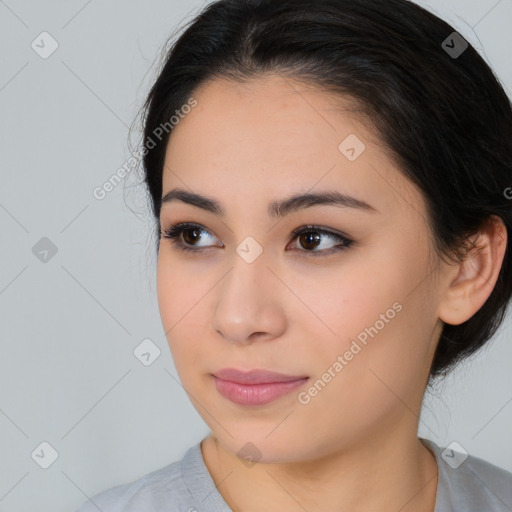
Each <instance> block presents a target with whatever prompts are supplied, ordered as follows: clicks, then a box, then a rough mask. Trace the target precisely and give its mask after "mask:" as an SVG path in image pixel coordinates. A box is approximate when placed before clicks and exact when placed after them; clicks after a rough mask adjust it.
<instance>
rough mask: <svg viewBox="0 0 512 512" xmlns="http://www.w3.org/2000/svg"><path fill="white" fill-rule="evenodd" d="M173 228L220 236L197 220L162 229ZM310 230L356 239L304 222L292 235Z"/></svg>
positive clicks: (351, 241) (342, 238) (341, 237)
mask: <svg viewBox="0 0 512 512" xmlns="http://www.w3.org/2000/svg"><path fill="white" fill-rule="evenodd" d="M173 228H175V229H176V230H179V231H180V232H183V231H184V230H186V229H193V228H197V229H199V230H201V231H205V232H206V233H209V234H211V235H213V236H214V237H215V238H218V236H217V235H215V233H213V232H212V231H211V230H209V229H208V228H206V227H205V226H203V225H202V224H198V223H196V222H177V223H173V224H171V226H170V227H169V228H162V229H161V231H162V232H165V231H168V230H169V229H173ZM308 230H309V231H317V232H320V233H322V234H324V235H330V236H332V237H334V238H338V239H341V240H344V241H349V242H350V243H353V242H354V240H353V239H352V238H351V237H350V236H348V235H346V234H344V233H342V232H339V231H338V230H334V229H332V228H328V227H323V226H319V225H316V224H303V225H301V226H299V227H297V228H295V229H292V231H291V235H293V238H296V237H297V236H298V235H299V234H300V233H302V232H307V231H308ZM180 234H181V233H180ZM191 247H193V246H191ZM198 247H201V246H198ZM204 248H207V247H204Z"/></svg>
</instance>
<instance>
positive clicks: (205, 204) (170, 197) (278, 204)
mask: <svg viewBox="0 0 512 512" xmlns="http://www.w3.org/2000/svg"><path fill="white" fill-rule="evenodd" d="M173 201H181V202H182V203H186V204H190V205H192V206H196V207H197V208H201V209H202V210H206V211H207V212H210V213H213V214H215V215H218V216H220V217H223V216H224V215H225V212H224V209H223V208H222V206H221V204H220V203H219V201H217V200H215V199H212V198H209V197H206V196H202V195H200V194H195V193H193V192H188V191H187V190H184V189H181V188H174V189H172V190H170V191H169V192H167V193H166V194H165V195H164V196H163V197H162V202H161V204H162V205H163V204H168V203H171V202H173ZM316 205H333V206H339V207H343V208H354V209H359V210H364V211H367V212H370V213H380V212H379V210H377V209H376V208H375V207H373V206H371V205H370V204H368V203H366V202H365V201H362V200H361V199H357V198H355V197H352V196H349V195H346V194H342V193H340V192H337V191H333V190H328V191H325V192H319V193H315V194H310V193H306V194H298V195H294V196H291V197H288V198H286V199H283V200H281V201H274V202H271V203H269V205H268V208H267V212H268V215H269V217H272V218H278V217H284V216H286V215H289V214H290V213H292V212H296V211H298V210H302V209H304V208H310V207H312V206H316Z"/></svg>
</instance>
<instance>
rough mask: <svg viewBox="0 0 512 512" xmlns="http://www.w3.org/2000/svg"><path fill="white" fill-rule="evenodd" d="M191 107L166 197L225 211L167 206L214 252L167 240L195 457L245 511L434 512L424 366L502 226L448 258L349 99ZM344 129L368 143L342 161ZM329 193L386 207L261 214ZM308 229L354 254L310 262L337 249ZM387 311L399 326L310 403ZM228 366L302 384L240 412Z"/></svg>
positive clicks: (173, 218) (467, 306) (176, 135)
mask: <svg viewBox="0 0 512 512" xmlns="http://www.w3.org/2000/svg"><path fill="white" fill-rule="evenodd" d="M193 96H194V98H195V99H196V100H197V102H198V104H197V106H196V107H195V108H194V109H192V111H191V112H190V113H189V114H188V115H187V116H186V117H185V118H184V119H183V120H181V121H180V123H179V124H178V125H177V126H176V127H175V128H174V129H173V132H172V136H171V137H170V140H169V144H168V147H167V152H166V158H165V168H164V174H163V195H165V194H166V193H167V192H168V191H169V190H171V189H172V188H174V187H180V188H184V189H186V190H188V191H192V192H195V193H198V194H201V195H204V196H207V197H211V198H214V199H216V200H217V201H219V203H220V204H221V205H222V207H223V208H224V210H225V215H224V216H223V217H221V216H217V215H215V214H213V213H210V212H206V211H204V210H202V209H200V208H198V207H196V206H193V205H190V204H186V203H184V202H181V201H173V202H169V203H165V204H163V205H162V211H161V216H160V221H161V225H162V228H163V229H165V228H167V227H169V226H170V225H171V224H173V223H174V224H176V223H178V222H193V223H197V224H199V225H200V226H202V228H203V229H205V230H206V232H201V235H200V239H199V240H198V241H196V242H194V239H193V238H192V237H191V236H190V233H189V236H188V238H186V240H187V241H189V245H194V243H195V245H196V246H202V247H203V248H204V247H206V249H204V251H203V252H202V253H197V254H192V253H187V252H182V251H180V250H179V249H178V248H177V247H176V245H173V244H172V242H171V240H169V239H167V238H161V242H160V250H159V255H158V265H157V293H158V301H159V307H160V314H161V318H162V323H163V326H164V329H165V331H166V334H167V339H168V343H169V347H170V350H171V353H172V356H173V359H174V362H175V366H176V369H177V372H178V374H179V377H180V379H181V382H182V384H183V387H184V388H185V390H186V392H187V393H188V396H189V397H190V399H191V401H192V403H193V404H194V406H195V407H196V408H197V410H198V412H199V414H200V415H201V416H202V418H203V419H204V421H205V422H206V423H207V424H208V426H209V427H210V430H211V434H210V435H209V436H208V437H207V438H206V439H205V440H203V442H202V444H201V449H202V454H203V458H204V460H205V464H206V466H207V468H208V470H209V472H210V474H211V475H212V478H213V479H214V481H215V483H216V485H217V486H218V490H219V492H220V493H221V495H222V496H223V497H224V499H225V501H226V502H227V503H228V505H229V506H230V507H231V508H232V510H234V511H235V512H238V511H243V512H253V511H261V510H265V511H268V512H273V511H278V510H279V511H281V512H282V511H290V512H292V511H302V510H304V509H305V510H307V511H308V512H314V511H325V510H351V511H355V512H357V511H363V510H364V511H368V510H379V511H381V512H387V511H393V512H396V511H397V510H401V511H402V512H408V511H413V510H414V511H416V512H417V511H430V512H431V511H433V510H434V506H435V494H436V489H437V465H436V463H435V459H434V457H433V455H432V454H431V453H430V452H429V451H428V450H427V449H426V448H425V447H424V445H423V444H421V443H420V441H419V440H418V438H417V429H418V421H419V414H420V409H421V402H422V399H423V395H424V392H425V387H426V384H427V381H428V376H429V370H430V365H431V362H432V358H433V354H434V350H435V347H436V344H437V341H438V339H439V335H440V333H441V328H442V322H443V321H444V322H449V323H453V324H459V323H462V322H464V321H465V320H467V319H468V318H470V317H471V316H472V315H473V314H474V313H475V312H476V311H477V310H478V309H479V308H480V307H481V305H482V304H483V303H484V302H485V300H486V299H487V297H488V296H489V294H490V292H491V291H492V288H493V286H494V284H495V282H496V279H497V276H498V273H499V269H500V266H501V262H502V260H503V255H504V251H505V246H506V231H505V229H504V226H503V224H502V223H501V222H498V221H496V222H489V223H487V224H485V226H483V227H482V230H481V232H480V233H479V234H478V235H477V236H475V239H474V241H475V242H476V243H478V246H479V247H480V248H481V250H480V251H478V252H477V251H475V252H474V254H470V255H469V256H468V258H467V259H466V260H465V261H463V262H460V263H453V262H450V263H448V262H445V261H443V260H442V259H441V258H440V257H439V256H438V255H437V254H436V253H435V252H434V250H433V246H432V234H431V232H430V228H429V224H428V222H427V220H426V219H427V216H426V209H425V203H424V199H423V196H422V194H421V192H420V191H419V190H418V189H417V188H416V187H415V186H414V185H413V184H412V183H411V182H410V181H409V180H407V179H406V178H405V177H404V176H403V175H402V174H401V173H400V171H399V170H398V167H397V166H396V164H395V163H394V161H393V160H392V158H391V157H390V153H389V151H386V149H385V148H384V147H383V145H382V143H381V141H380V140H379V137H378V134H376V133H374V132H372V131H371V127H370V126H371V125H370V123H369V122H368V121H367V120H365V119H364V118H362V117H361V115H358V114H357V113H354V111H350V107H351V103H350V101H349V100H348V98H339V97H335V96H333V95H332V94H331V93H327V92H323V91H319V90H317V89H315V88H313V87H311V86H309V87H308V86H306V85H304V84H299V83H298V82H294V81H292V80H291V79H290V78H285V77H283V76H279V75H264V76H259V77H257V78H253V79H251V80H250V81H248V82H246V83H237V82H233V81H228V80H224V79H222V80H221V79H216V80H215V81H212V82H209V83H206V84H203V85H202V86H201V87H200V88H199V89H198V90H197V91H195V92H194V94H193ZM343 107H346V108H345V109H344V108H343ZM349 134H355V135H357V137H358V138H359V139H360V140H361V141H363V142H364V144H365V146H366V149H365V150H364V152H363V153H361V155H360V156H359V157H358V158H357V159H355V160H354V161H350V160H349V159H347V158H346V157H345V156H344V155H343V154H342V153H341V152H340V150H339V149H338V145H339V144H340V142H342V141H343V140H344V139H345V138H346V137H347V136H348V135H349ZM320 190H322V191H325V190H337V191H339V192H343V193H346V194H349V195H351V196H354V197H356V198H358V199H360V200H363V201H365V202H367V203H369V204H370V205H371V206H373V207H374V208H375V209H376V210H378V212H371V211H365V210H358V209H354V208H347V207H339V206H334V205H317V206H313V207H309V208H306V209H303V210H301V211H297V212H293V213H291V214H289V215H287V216H286V217H283V218H282V219H275V218H270V217H269V216H268V215H267V204H268V203H269V201H271V200H279V199H282V198H286V197H288V196H290V195H293V194H297V193H304V192H319V191H320ZM307 224H313V225H315V226H319V227H323V228H327V229H330V230H333V231H341V232H342V233H345V234H346V235H347V236H348V237H349V238H350V239H351V240H354V243H353V245H352V246H350V247H347V248H345V249H343V250H341V251H339V252H335V253H332V254H329V255H324V256H322V255H320V256H316V257H315V256H314V255H311V254H310V253H311V251H312V250H313V251H316V252H318V251H320V250H322V249H328V248H330V247H334V246H336V245H337V244H339V243H340V241H339V240H338V239H336V238H334V239H333V238H331V237H329V236H328V235H321V236H322V239H321V241H322V242H321V246H320V247H319V248H317V249H314V244H311V245H307V241H304V237H302V244H301V241H300V240H299V238H300V237H299V238H297V237H295V238H294V236H293V235H292V234H291V232H292V230H293V229H295V228H298V227H300V226H303V225H307ZM248 236H251V237H253V238H254V239H255V240H256V241H257V242H258V243H259V245H260V246H261V247H262V249H263V252H262V253H261V254H260V255H259V256H258V257H257V258H256V259H255V261H253V262H252V263H248V262H247V261H245V260H244V259H243V258H242V257H240V256H239V254H238V253H237V252H236V247H237V246H238V245H239V244H240V243H241V242H242V241H243V240H244V239H245V238H246V237H248ZM191 240H192V242H190V241H191ZM184 243H185V242H184ZM308 251H310V252H308ZM394 303H398V304H399V305H401V310H400V311H399V312H397V313H396V314H395V315H394V318H393V319H391V320H389V321H388V322H387V323H385V326H384V327H383V328H381V329H380V330H379V331H378V334H377V335H375V336H374V337H373V338H369V339H368V342H367V345H365V346H363V348H362V350H360V351H359V352H358V353H357V355H355V356H354V357H353V358H352V359H351V360H350V361H348V362H347V364H346V365H345V366H344V367H343V369H342V370H341V371H339V372H338V373H336V374H335V375H336V376H335V377H333V378H332V379H331V380H330V382H329V383H328V384H327V385H326V386H325V387H324V388H323V389H321V391H320V392H318V393H317V394H316V395H315V396H314V397H312V398H311V400H310V401H309V403H307V404H303V403H300V402H299V400H298V393H299V392H301V391H307V390H308V389H309V388H310V387H311V385H312V384H313V383H314V382H316V381H317V380H318V379H319V378H321V376H322V375H323V374H324V373H325V372H326V371H327V369H328V368H330V367H332V366H333V363H334V362H335V361H336V360H337V357H338V355H343V354H344V353H345V352H346V351H347V350H348V349H349V347H350V345H351V343H352V341H353V340H355V339H356V337H357V336H358V334H359V333H361V332H362V331H364V329H365V328H368V327H370V326H374V325H375V324H376V321H377V320H379V318H381V316H380V315H381V314H385V313H386V311H387V310H389V309H390V308H392V305H393V304H394ZM227 367H230V368H238V369H242V370H248V369H254V368H257V369H269V370H274V371H278V372H281V373H284V374H288V375H290V374H291V375H306V376H308V377H309V381H308V382H307V383H306V384H304V385H303V386H302V387H301V388H299V389H297V390H295V391H294V392H292V393H290V394H289V395H286V396H284V397H281V398H279V399H278V400H276V401H274V402H271V403H269V404H267V405H264V406H256V407H254V406H252V407H250V406H242V405H236V404H234V403H232V402H230V401H229V400H227V399H226V398H224V397H223V396H222V395H220V394H219V393H218V391H217V390H216V387H215V385H214V382H213V380H212V377H211V374H212V373H214V372H215V371H216V370H219V369H221V368H227ZM248 442H251V443H252V444H253V445H255V446H256V447H257V449H258V450H259V455H258V456H259V457H260V458H259V460H258V461H257V463H256V464H254V465H248V464H246V463H244V462H243V461H242V460H241V459H240V458H239V457H238V456H237V453H238V452H239V451H240V450H241V449H242V448H243V447H244V446H245V445H246V443H248ZM245 450H247V448H245Z"/></svg>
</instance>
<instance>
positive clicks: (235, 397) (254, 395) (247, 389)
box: [213, 376, 308, 405]
mask: <svg viewBox="0 0 512 512" xmlns="http://www.w3.org/2000/svg"><path fill="white" fill-rule="evenodd" d="M213 380H214V381H215V386H216V387H217V391H218V392H219V393H220V394H221V395H222V396H223V397H225V398H227V399H228V400H231V401H232V402H233V403H235V404H240V405H264V404H268V403H270V402H273V401H274V400H277V399H278V398H281V397H282V396H284V395H287V394H288V393H291V392H292V391H293V390H294V389H297V388H298V387H300V386H302V385H303V384H304V383H305V382H306V381H307V380H308V379H307V378H304V379H299V380H292V381H289V382H268V383H265V384H240V383H238V382H232V381H229V380H223V379H219V378H218V377H215V376H213Z"/></svg>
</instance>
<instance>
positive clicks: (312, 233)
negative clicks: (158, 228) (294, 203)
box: [161, 223, 353, 256]
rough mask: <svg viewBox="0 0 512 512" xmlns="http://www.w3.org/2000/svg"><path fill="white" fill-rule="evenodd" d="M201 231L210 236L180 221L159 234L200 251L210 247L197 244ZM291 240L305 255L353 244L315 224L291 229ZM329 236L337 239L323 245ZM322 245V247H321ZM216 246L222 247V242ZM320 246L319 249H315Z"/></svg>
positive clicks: (186, 248)
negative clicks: (327, 244) (333, 242)
mask: <svg viewBox="0 0 512 512" xmlns="http://www.w3.org/2000/svg"><path fill="white" fill-rule="evenodd" d="M202 233H206V234H208V235H210V236H211V234H210V232H209V231H208V230H206V229H204V228H203V227H202V226H200V225H199V224H191V223H181V224H172V225H171V226H170V227H169V228H166V229H162V232H161V236H162V237H164V238H168V239H170V240H171V242H172V243H173V244H174V245H176V246H177V248H178V249H180V250H182V251H190V252H201V251H202V250H204V249H208V248H212V247H213V246H211V245H203V246H199V245H198V244H197V243H195V242H197V241H198V240H200V238H201V236H202ZM292 235H293V238H292V241H293V240H295V239H297V242H298V243H299V244H300V246H301V247H303V248H304V249H305V250H301V249H298V248H297V247H295V248H293V249H292V250H297V251H299V252H302V253H306V254H307V255H309V254H311V255H312V256H321V255H325V254H330V253H332V252H337V251H342V250H344V249H347V248H348V247H350V246H351V245H352V244H353V240H350V239H349V238H347V237H346V236H344V235H342V234H339V233H335V232H332V231H329V230H326V229H323V228H320V227H317V226H301V227H300V228H297V229H294V230H293V231H292ZM326 238H330V239H331V240H334V241H338V244H335V245H334V246H330V247H325V244H324V243H323V239H326ZM322 245H323V246H324V247H322ZM217 247H223V245H222V244H220V245H217ZM318 248H320V249H319V250H316V249H318Z"/></svg>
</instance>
